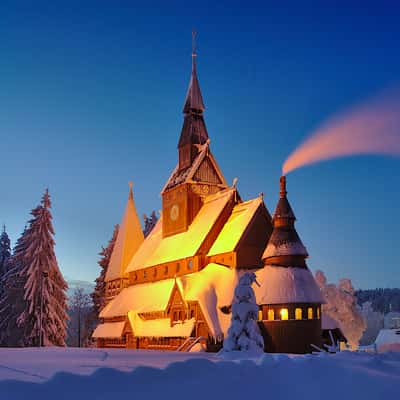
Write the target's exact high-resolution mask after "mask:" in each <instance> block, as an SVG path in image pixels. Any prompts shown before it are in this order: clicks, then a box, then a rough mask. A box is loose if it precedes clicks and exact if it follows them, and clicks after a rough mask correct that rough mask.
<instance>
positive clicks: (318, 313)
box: [317, 307, 321, 319]
mask: <svg viewBox="0 0 400 400" xmlns="http://www.w3.org/2000/svg"><path fill="white" fill-rule="evenodd" d="M317 318H318V319H320V318H321V310H320V308H319V307H318V308H317Z"/></svg>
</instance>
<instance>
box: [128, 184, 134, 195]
mask: <svg viewBox="0 0 400 400" xmlns="http://www.w3.org/2000/svg"><path fill="white" fill-rule="evenodd" d="M128 185H129V198H130V199H133V191H132V188H133V182H132V181H131V182H129V183H128Z"/></svg>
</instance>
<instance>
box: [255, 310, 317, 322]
mask: <svg viewBox="0 0 400 400" xmlns="http://www.w3.org/2000/svg"><path fill="white" fill-rule="evenodd" d="M265 317H266V318H265ZM320 318H321V310H320V307H317V308H316V312H315V309H314V308H313V307H306V308H301V307H296V308H295V309H294V318H289V309H288V308H286V307H282V308H280V309H274V308H269V309H268V311H267V313H266V315H265V314H264V313H263V310H260V311H259V312H258V319H259V320H265V319H266V320H267V321H286V320H289V319H295V320H303V319H320Z"/></svg>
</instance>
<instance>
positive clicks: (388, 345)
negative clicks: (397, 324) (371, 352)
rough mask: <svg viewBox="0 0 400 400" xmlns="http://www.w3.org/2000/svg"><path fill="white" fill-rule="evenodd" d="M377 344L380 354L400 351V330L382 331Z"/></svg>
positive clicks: (376, 340)
mask: <svg viewBox="0 0 400 400" xmlns="http://www.w3.org/2000/svg"><path fill="white" fill-rule="evenodd" d="M375 344H376V347H377V349H378V351H379V352H383V351H400V329H381V330H380V331H379V333H378V336H377V338H376V339H375Z"/></svg>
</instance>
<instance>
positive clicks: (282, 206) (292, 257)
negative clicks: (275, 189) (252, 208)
mask: <svg viewBox="0 0 400 400" xmlns="http://www.w3.org/2000/svg"><path fill="white" fill-rule="evenodd" d="M295 221H296V217H295V215H294V212H293V210H292V207H291V206H290V203H289V201H288V199H287V191H286V177H285V176H281V178H280V192H279V201H278V204H277V206H276V210H275V213H274V217H273V223H274V229H273V231H272V235H271V238H270V239H269V242H268V245H267V248H266V249H265V251H264V254H263V257H262V258H263V260H264V264H267V265H277V266H283V267H301V268H307V265H306V262H305V259H306V258H307V257H308V253H307V250H306V248H305V247H304V245H303V243H302V241H301V239H300V237H299V235H298V233H297V231H296V228H295V226H294V223H295Z"/></svg>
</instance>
